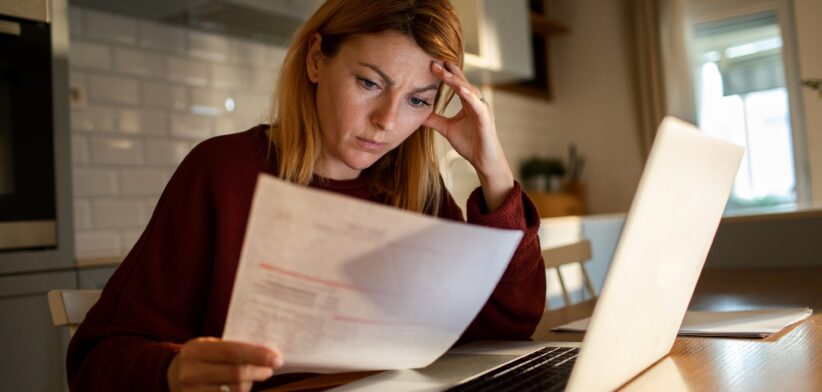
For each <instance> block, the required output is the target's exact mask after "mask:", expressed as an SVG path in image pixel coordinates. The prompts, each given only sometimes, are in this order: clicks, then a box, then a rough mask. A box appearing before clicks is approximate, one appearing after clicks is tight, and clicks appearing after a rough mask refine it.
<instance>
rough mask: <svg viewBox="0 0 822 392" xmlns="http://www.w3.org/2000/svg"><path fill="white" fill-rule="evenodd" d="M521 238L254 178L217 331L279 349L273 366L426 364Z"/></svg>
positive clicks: (475, 305)
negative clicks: (224, 311) (230, 285)
mask: <svg viewBox="0 0 822 392" xmlns="http://www.w3.org/2000/svg"><path fill="white" fill-rule="evenodd" d="M521 237H522V232H520V231H512V230H498V229H489V228H484V227H479V226H473V225H467V224H463V223H459V222H450V221H445V220H440V219H435V218H431V217H426V216H423V215H420V214H414V213H409V212H407V211H402V210H399V209H396V208H390V207H386V206H382V205H379V204H375V203H371V202H366V201H362V200H357V199H353V198H350V197H346V196H340V195H335V194H333V193H330V192H324V191H318V190H312V189H309V188H305V187H301V186H297V185H293V184H290V183H286V182H284V181H281V180H278V179H275V178H274V177H271V176H268V175H261V176H260V178H259V179H258V181H257V189H256V191H255V194H254V200H253V202H252V206H251V213H250V215H249V220H248V227H247V229H246V235H245V242H244V243H243V250H242V253H241V256H240V263H239V266H238V269H237V277H236V280H235V283H234V290H233V293H232V296H231V302H230V305H229V310H228V316H227V319H226V324H225V330H224V333H223V338H224V339H228V340H239V341H246V342H251V343H256V344H262V345H265V346H268V347H276V348H278V349H279V350H280V351H281V352H282V353H283V357H284V359H285V365H284V367H283V368H281V369H279V370H278V372H277V373H290V372H300V371H310V372H322V373H332V372H340V371H355V370H380V369H403V368H415V367H422V366H426V365H428V364H429V363H431V362H433V361H434V360H435V359H436V358H438V357H439V356H440V355H442V354H443V353H444V352H445V351H446V350H448V348H450V347H451V346H452V345H453V344H454V343H455V342H456V340H457V339H458V338H459V336H460V334H461V333H462V332H463V330H464V329H465V328H466V327H467V326H468V324H469V323H470V322H471V320H473V319H474V317H476V315H477V313H479V310H480V308H481V307H482V306H483V305H484V304H485V302H486V301H487V300H488V297H489V296H490V295H491V292H492V290H493V289H494V287H495V286H496V284H497V282H498V281H499V279H500V277H501V276H502V273H503V272H504V270H505V267H506V266H507V265H508V261H509V260H510V259H511V256H512V255H513V253H514V251H515V250H516V247H517V244H518V243H519V240H520V239H521Z"/></svg>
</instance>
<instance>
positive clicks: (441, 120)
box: [422, 112, 450, 137]
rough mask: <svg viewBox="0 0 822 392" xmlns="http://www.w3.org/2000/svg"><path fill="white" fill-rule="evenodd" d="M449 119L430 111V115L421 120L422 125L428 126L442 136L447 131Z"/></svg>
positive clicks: (444, 135)
mask: <svg viewBox="0 0 822 392" xmlns="http://www.w3.org/2000/svg"><path fill="white" fill-rule="evenodd" d="M449 121H450V120H449V119H448V118H445V117H443V116H440V115H439V114H437V113H433V112H432V113H431V115H429V116H428V118H427V119H425V121H423V123H422V125H424V126H426V127H429V128H433V129H434V130H435V131H437V133H439V134H440V135H442V136H443V137H446V134H447V133H448V122H449Z"/></svg>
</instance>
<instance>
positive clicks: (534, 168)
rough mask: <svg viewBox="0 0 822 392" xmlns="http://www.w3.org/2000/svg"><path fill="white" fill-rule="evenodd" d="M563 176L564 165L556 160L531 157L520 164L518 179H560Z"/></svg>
mask: <svg viewBox="0 0 822 392" xmlns="http://www.w3.org/2000/svg"><path fill="white" fill-rule="evenodd" d="M564 175H565V165H564V164H563V163H562V161H561V160H559V159H557V158H542V157H536V156H534V157H531V158H528V159H526V160H525V161H523V162H522V165H521V166H520V177H521V178H522V180H523V181H528V180H531V179H533V178H537V177H541V176H542V177H551V176H557V177H562V176H564Z"/></svg>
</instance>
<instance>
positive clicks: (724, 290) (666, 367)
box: [534, 268, 822, 391]
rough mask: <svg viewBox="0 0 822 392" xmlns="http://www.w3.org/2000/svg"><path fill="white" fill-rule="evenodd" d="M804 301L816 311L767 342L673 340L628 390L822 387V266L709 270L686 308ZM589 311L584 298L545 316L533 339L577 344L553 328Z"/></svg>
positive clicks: (764, 305)
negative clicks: (666, 351)
mask: <svg viewBox="0 0 822 392" xmlns="http://www.w3.org/2000/svg"><path fill="white" fill-rule="evenodd" d="M804 306H809V307H811V308H812V309H814V314H813V315H811V316H810V317H809V318H808V319H807V320H805V321H803V322H802V323H799V324H796V325H794V326H791V327H789V328H787V329H785V330H783V331H781V332H780V333H778V334H774V335H771V336H770V337H767V338H765V339H725V338H693V337H680V338H677V339H676V342H675V343H674V346H673V349H672V350H671V354H670V355H669V356H668V357H667V359H664V360H663V361H660V362H659V363H657V364H656V365H654V366H653V367H651V368H650V369H648V370H647V371H646V372H644V373H643V374H641V375H639V376H638V377H637V378H635V379H634V380H633V381H632V382H631V383H629V384H628V385H626V388H625V389H627V390H634V389H640V390H654V389H659V388H660V387H664V388H665V389H666V390H677V389H679V390H688V389H689V390H710V391H756V390H760V391H820V390H822V268H778V269H775V268H760V269H707V270H705V271H703V273H702V276H701V277H700V279H699V283H697V288H696V291H695V292H694V297H693V298H692V300H691V305H690V306H689V309H691V310H722V311H730V310H746V309H757V308H760V309H761V308H774V307H804ZM593 308H594V303H593V302H592V301H588V302H583V303H580V304H576V305H573V306H570V307H567V308H563V309H560V310H557V311H554V312H549V313H547V314H546V317H544V318H543V321H542V323H540V326H539V327H538V328H537V332H536V333H535V334H534V338H535V339H537V340H553V341H582V337H583V334H582V333H556V332H550V328H551V327H553V326H557V325H561V324H564V323H566V322H569V321H573V320H577V319H580V318H583V317H588V316H590V315H591V313H592V312H593ZM649 380H651V381H652V382H649Z"/></svg>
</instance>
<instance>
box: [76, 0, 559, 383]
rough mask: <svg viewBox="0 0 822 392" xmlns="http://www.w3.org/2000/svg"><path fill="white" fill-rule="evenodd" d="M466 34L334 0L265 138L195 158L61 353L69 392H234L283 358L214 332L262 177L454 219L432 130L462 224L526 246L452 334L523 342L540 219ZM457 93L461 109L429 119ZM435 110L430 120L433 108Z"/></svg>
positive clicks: (298, 40)
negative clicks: (506, 232) (467, 167)
mask: <svg viewBox="0 0 822 392" xmlns="http://www.w3.org/2000/svg"><path fill="white" fill-rule="evenodd" d="M461 64H462V36H461V32H460V24H459V20H458V18H457V16H456V13H455V12H454V10H453V8H452V7H451V5H450V4H449V3H448V2H447V1H442V0H418V1H413V0H390V1H380V2H373V1H370V0H329V1H327V2H326V3H325V4H323V5H322V6H321V8H320V9H319V10H318V11H317V12H316V13H315V14H314V15H313V16H312V17H311V18H310V19H309V20H308V21H307V22H306V23H305V25H304V26H303V27H302V29H301V31H300V32H299V33H298V34H297V36H296V37H295V39H294V41H293V43H292V45H291V47H290V50H289V52H288V55H287V56H286V59H285V63H284V65H283V68H282V71H281V75H280V85H279V87H278V92H277V94H278V97H279V102H278V103H276V104H275V105H273V109H272V118H275V119H276V121H275V123H274V124H275V125H274V126H272V127H270V128H269V127H267V126H264V125H260V126H257V127H255V128H252V129H250V130H248V131H246V132H242V133H238V134H233V135H227V136H221V137H216V138H212V139H210V140H207V141H205V142H203V143H201V144H200V145H198V146H197V147H196V148H195V149H194V150H192V152H191V153H190V154H189V155H188V156H187V157H186V159H185V160H184V161H183V162H182V163H181V164H180V166H179V167H178V169H177V171H176V172H175V174H174V176H173V177H172V179H171V180H170V181H169V183H168V185H167V186H166V189H165V191H164V192H163V195H162V197H161V198H160V201H159V202H158V204H157V207H156V210H155V211H154V214H153V216H152V218H151V221H150V222H149V224H148V226H147V227H146V230H145V232H144V233H143V235H142V236H141V237H140V239H139V240H138V241H137V243H136V244H135V246H134V248H133V249H132V250H131V252H130V253H129V255H128V256H127V257H126V259H125V260H124V262H123V264H122V265H121V266H120V268H119V269H118V270H117V272H116V273H115V274H114V276H112V278H111V280H110V281H109V283H108V284H107V286H106V288H105V290H103V293H102V295H101V298H100V300H99V302H98V303H97V304H96V305H95V306H94V307H93V308H92V309H91V311H90V312H89V313H88V315H87V316H86V320H85V322H84V323H83V324H82V325H81V326H80V328H79V329H78V331H77V333H76V335H75V336H74V339H73V340H72V342H71V345H70V347H69V353H68V361H67V367H68V376H69V381H70V385H71V387H72V389H75V390H96V389H99V390H126V389H134V390H162V389H166V388H168V389H170V390H172V391H177V390H203V391H226V390H231V391H239V390H243V391H245V390H249V389H251V387H252V383H253V382H257V381H264V380H267V381H266V382H264V383H258V384H254V385H253V386H254V387H255V388H257V387H259V388H261V387H263V386H271V385H273V384H275V383H281V382H284V378H283V377H285V378H287V379H293V376H292V377H290V378H289V377H288V376H283V377H274V378H271V375H272V371H273V369H274V368H277V367H279V366H282V363H283V361H288V358H282V356H281V355H280V354H279V353H278V352H277V351H276V350H275V349H270V348H266V347H260V346H255V345H250V344H245V343H240V342H230V341H223V340H221V339H219V338H215V337H218V336H221V335H222V330H223V325H224V323H225V317H226V312H227V309H228V302H229V298H230V295H231V290H232V286H233V283H234V276H235V273H236V268H237V263H238V261H239V254H240V248H241V246H242V241H243V234H244V231H245V224H246V220H247V217H248V213H249V208H250V203H251V196H252V194H253V191H254V185H255V181H256V178H257V176H258V174H259V173H270V174H274V175H277V176H279V177H281V178H283V179H285V180H288V181H292V182H295V183H299V184H303V185H306V186H310V187H315V188H320V189H325V190H329V191H333V192H338V193H342V194H346V195H350V196H353V197H358V198H361V199H366V200H370V201H374V202H378V203H383V204H388V205H392V206H395V207H397V208H403V209H407V210H411V211H416V212H420V213H425V214H429V215H435V216H439V217H441V218H447V219H454V220H462V219H463V218H462V212H461V211H460V210H459V208H458V207H457V206H456V204H455V203H454V201H453V199H452V198H451V196H450V195H449V194H448V192H447V191H446V190H445V189H444V187H443V185H442V180H441V179H440V176H439V174H438V173H439V172H438V164H437V161H436V155H435V151H434V132H435V131H434V130H433V129H436V130H437V131H438V132H439V133H440V134H442V135H443V136H444V137H445V139H446V140H447V141H448V142H449V143H450V144H451V145H452V146H453V147H454V149H455V150H456V151H457V152H459V153H460V154H461V155H462V156H463V157H465V158H466V159H467V160H468V161H469V162H471V164H472V165H473V166H474V168H476V170H477V173H478V175H479V177H480V182H481V185H482V186H481V188H480V189H478V190H477V191H475V192H474V193H473V194H472V195H471V197H470V199H469V201H468V211H467V216H468V222H470V223H474V224H482V225H486V226H493V227H499V228H509V229H519V230H523V231H524V232H525V236H524V238H523V240H522V242H521V244H520V246H519V248H518V250H517V252H516V253H515V255H514V257H513V260H512V261H511V263H510V264H509V266H508V269H507V270H506V272H505V274H504V275H503V277H502V280H501V281H500V283H499V285H498V286H497V288H496V289H495V291H494V293H493V294H492V296H491V298H490V299H489V301H488V303H487V304H486V305H485V306H484V308H483V309H482V311H481V312H480V314H479V315H478V316H477V318H476V319H475V320H474V321H473V323H472V324H471V325H470V326H469V328H468V329H467V330H466V331H465V333H464V334H463V336H462V339H461V340H462V341H467V340H472V339H483V338H484V339H527V338H528V337H529V336H530V334H531V333H532V332H533V329H534V328H535V326H536V324H537V323H538V322H539V319H540V317H541V315H542V310H543V306H544V298H545V295H544V293H545V275H544V272H543V263H542V258H541V256H540V251H539V243H538V240H537V235H536V233H537V230H538V226H539V218H538V214H537V212H536V209H535V208H534V206H533V204H532V203H531V202H530V201H529V200H528V198H527V197H526V196H525V194H524V193H523V192H522V190H521V188H520V186H519V185H518V184H517V183H515V182H514V180H513V175H512V174H511V170H510V168H509V166H508V163H507V161H506V159H505V156H504V155H503V152H502V148H501V147H500V144H499V141H498V139H497V135H496V130H495V128H494V121H493V118H492V116H491V111H490V110H489V108H488V107H487V105H486V103H485V101H484V100H483V99H482V97H481V96H480V94H479V92H478V89H477V88H475V87H474V86H471V85H470V84H469V83H468V81H467V80H466V78H465V75H464V74H463V73H462V71H461V69H460V67H461ZM445 86H448V87H450V89H451V90H453V91H455V92H456V95H457V96H458V97H459V99H460V100H461V102H462V105H463V107H464V109H463V110H462V111H461V112H460V113H459V114H457V115H456V116H455V117H453V118H445V117H443V116H441V115H439V114H437V111H439V110H441V109H442V108H443V107H444V105H445V103H446V102H447V100H448V99H447V93H446V91H447V90H448V89H446V88H445ZM434 108H438V110H437V111H435V110H434Z"/></svg>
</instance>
